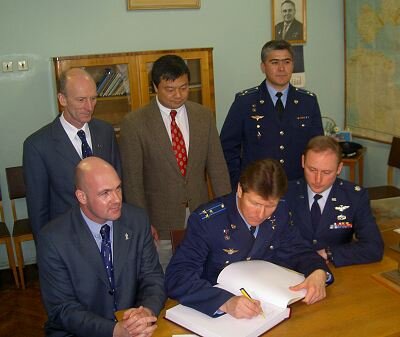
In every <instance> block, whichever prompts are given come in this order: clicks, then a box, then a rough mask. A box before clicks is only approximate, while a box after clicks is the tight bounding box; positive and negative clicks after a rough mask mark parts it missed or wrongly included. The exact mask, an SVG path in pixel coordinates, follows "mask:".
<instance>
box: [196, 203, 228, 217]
mask: <svg viewBox="0 0 400 337" xmlns="http://www.w3.org/2000/svg"><path fill="white" fill-rule="evenodd" d="M225 210H226V209H225V205H224V203H223V202H217V203H215V204H211V205H210V204H208V205H207V208H204V209H203V210H202V211H200V212H199V216H200V218H201V220H205V219H209V218H211V217H213V216H214V215H217V214H219V213H221V212H225Z"/></svg>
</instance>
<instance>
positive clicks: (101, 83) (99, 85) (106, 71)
mask: <svg viewBox="0 0 400 337" xmlns="http://www.w3.org/2000/svg"><path fill="white" fill-rule="evenodd" d="M112 73H113V70H112V69H111V68H105V69H104V74H103V76H102V77H101V78H100V80H99V81H98V82H97V83H96V91H97V94H99V93H100V92H101V91H102V90H103V88H104V85H105V84H106V83H107V80H108V79H109V77H110V76H111V75H112Z"/></svg>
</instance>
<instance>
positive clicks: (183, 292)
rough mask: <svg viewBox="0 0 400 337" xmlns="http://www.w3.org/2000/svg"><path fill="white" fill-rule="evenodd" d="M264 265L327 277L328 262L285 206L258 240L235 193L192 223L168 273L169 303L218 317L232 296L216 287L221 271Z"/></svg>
mask: <svg viewBox="0 0 400 337" xmlns="http://www.w3.org/2000/svg"><path fill="white" fill-rule="evenodd" d="M251 259H253V260H266V261H270V262H272V263H276V264H278V265H281V266H284V267H287V268H291V269H295V270H297V271H299V272H302V273H304V274H305V275H309V274H311V273H312V272H313V271H314V270H316V269H323V270H326V271H329V269H328V267H327V265H326V263H325V261H324V260H323V259H322V258H321V257H320V256H319V255H318V254H317V253H316V252H314V251H313V250H312V247H311V245H308V244H307V242H306V241H305V240H303V239H302V238H301V236H300V234H299V233H298V231H297V228H296V226H295V225H293V223H292V221H291V218H290V214H289V212H288V208H287V205H286V203H285V202H284V201H281V202H279V205H278V207H277V209H276V210H275V212H274V213H273V215H272V216H271V217H270V219H268V220H266V221H264V222H263V223H262V224H260V226H259V231H258V234H257V238H256V239H255V240H254V238H253V236H252V234H251V233H250V231H249V230H248V227H247V225H246V224H245V222H244V221H243V219H242V217H241V216H240V214H239V212H238V209H237V206H236V193H232V194H229V195H227V196H224V197H222V198H219V199H216V200H214V201H213V202H211V203H208V204H206V205H204V206H202V207H200V208H198V209H197V210H196V211H195V212H193V213H192V214H191V215H190V217H189V220H188V227H187V230H186V234H185V238H184V240H183V241H182V243H181V245H180V246H179V247H178V249H177V251H176V253H175V255H174V256H173V257H172V259H171V262H170V264H169V265H168V267H167V270H166V276H165V278H166V281H165V284H166V289H167V294H168V296H169V297H171V298H174V299H177V300H178V301H179V302H180V303H182V304H184V305H187V306H189V307H192V308H194V309H196V310H199V311H201V312H203V313H206V314H207V315H210V316H212V315H214V313H215V312H216V311H217V310H218V308H219V307H220V306H221V305H222V304H224V303H225V302H226V301H227V300H228V299H229V298H231V297H232V296H233V294H231V293H229V292H227V291H225V290H223V289H220V288H215V287H213V285H214V284H216V282H217V277H218V275H219V273H220V272H221V270H222V269H223V268H224V267H225V266H227V265H229V264H230V263H233V262H237V261H243V260H251Z"/></svg>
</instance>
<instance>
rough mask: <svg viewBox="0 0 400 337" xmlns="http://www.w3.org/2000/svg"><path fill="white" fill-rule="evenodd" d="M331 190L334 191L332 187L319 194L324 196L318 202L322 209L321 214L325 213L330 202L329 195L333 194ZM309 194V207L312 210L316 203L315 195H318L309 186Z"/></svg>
mask: <svg viewBox="0 0 400 337" xmlns="http://www.w3.org/2000/svg"><path fill="white" fill-rule="evenodd" d="M331 189H332V186H330V187H329V188H328V189H326V190H325V191H323V192H321V193H318V194H320V195H322V198H321V199H319V200H318V205H319V208H320V209H321V213H322V212H323V211H324V208H325V204H326V202H327V200H328V196H329V193H330V192H331ZM307 194H308V205H309V208H310V210H311V206H312V204H313V202H314V195H315V194H317V193H315V192H313V190H312V189H311V188H310V186H309V185H308V184H307Z"/></svg>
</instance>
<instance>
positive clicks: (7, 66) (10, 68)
mask: <svg viewBox="0 0 400 337" xmlns="http://www.w3.org/2000/svg"><path fill="white" fill-rule="evenodd" d="M9 71H13V63H12V61H6V62H3V72H5V73H6V72H9Z"/></svg>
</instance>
